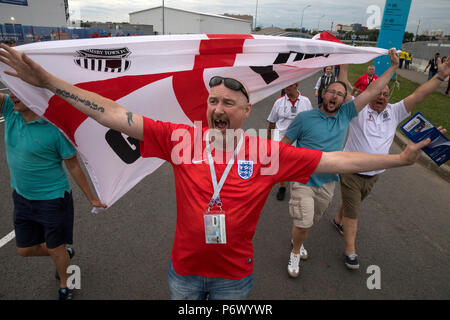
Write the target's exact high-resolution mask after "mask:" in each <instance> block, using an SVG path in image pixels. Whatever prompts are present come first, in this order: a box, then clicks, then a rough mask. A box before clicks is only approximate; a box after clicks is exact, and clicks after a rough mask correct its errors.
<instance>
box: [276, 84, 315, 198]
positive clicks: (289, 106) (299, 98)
mask: <svg viewBox="0 0 450 320" xmlns="http://www.w3.org/2000/svg"><path fill="white" fill-rule="evenodd" d="M284 90H285V95H283V96H281V97H280V98H278V99H277V100H276V101H275V103H274V104H273V107H272V111H271V112H270V115H269V118H268V119H267V121H269V133H268V138H269V139H273V140H275V141H281V139H283V137H284V135H285V134H286V130H287V128H288V127H289V125H290V124H291V122H292V120H294V118H295V117H296V116H297V114H298V113H299V112H302V111H307V110H311V109H312V105H311V102H310V101H309V99H308V98H307V97H305V96H303V95H301V93H300V92H299V91H298V84H297V83H293V84H291V85H290V86H288V87H286V88H285V89H284ZM273 129H276V130H277V131H275V132H274V136H273V137H272V130H273ZM285 194H286V182H285V181H283V182H280V188H279V189H278V193H277V199H278V200H280V201H283V200H284V197H285Z"/></svg>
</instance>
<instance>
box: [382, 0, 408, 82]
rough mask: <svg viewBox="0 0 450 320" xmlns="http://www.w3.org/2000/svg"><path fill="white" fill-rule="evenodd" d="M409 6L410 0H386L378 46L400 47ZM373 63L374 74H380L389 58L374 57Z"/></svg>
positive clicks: (398, 48) (385, 47) (389, 62)
mask: <svg viewBox="0 0 450 320" xmlns="http://www.w3.org/2000/svg"><path fill="white" fill-rule="evenodd" d="M410 7H411V0H386V4H385V6H384V12H383V19H382V21H381V29H380V34H379V35H378V42H377V47H378V48H384V49H391V48H396V49H397V50H400V49H401V48H402V43H403V37H404V35H405V29H406V23H407V21H408V16H409V9H410ZM374 65H375V73H376V75H377V76H380V75H382V74H383V73H384V72H385V71H386V70H387V69H389V67H390V65H391V60H390V59H389V56H387V55H385V56H381V57H378V58H376V59H375V62H374Z"/></svg>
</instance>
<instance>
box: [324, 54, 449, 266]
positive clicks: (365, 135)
mask: <svg viewBox="0 0 450 320" xmlns="http://www.w3.org/2000/svg"><path fill="white" fill-rule="evenodd" d="M438 70H439V71H438V73H437V74H436V75H435V76H434V77H433V78H431V79H430V80H429V81H427V82H425V83H424V84H423V85H421V86H420V87H419V88H417V89H416V90H415V91H414V92H413V93H412V94H411V95H409V96H408V97H406V98H405V99H403V100H401V101H400V102H398V103H394V104H390V103H388V101H389V96H390V91H389V87H388V86H386V87H385V88H384V89H383V90H382V91H381V92H380V93H379V94H378V96H377V97H375V98H374V99H373V100H372V101H371V102H370V103H369V104H368V105H367V106H365V107H364V109H362V110H361V112H359V113H358V116H357V117H355V118H353V120H352V121H351V122H350V126H349V131H348V138H347V142H346V144H345V147H344V151H348V152H366V153H372V154H388V153H389V149H390V147H391V144H392V142H393V140H394V136H395V132H396V129H397V126H398V124H399V123H400V122H402V121H403V120H404V119H406V118H407V117H408V116H409V115H410V114H411V111H412V110H413V109H414V107H415V106H416V105H417V104H419V103H420V102H422V101H423V100H424V99H425V98H426V97H427V96H428V95H430V94H431V93H433V92H434V91H435V90H436V89H437V88H438V87H439V85H440V84H441V82H442V81H444V79H445V78H446V77H447V76H448V75H450V61H449V62H446V63H439V69H438ZM341 72H347V68H343V70H341ZM347 99H351V97H347ZM441 131H442V132H446V131H445V130H441ZM384 171H385V170H377V171H370V172H361V173H352V174H343V175H340V183H341V193H342V201H341V204H340V206H339V211H338V214H337V216H336V218H335V219H334V221H333V224H334V225H335V226H336V228H337V229H338V230H339V232H340V233H341V234H343V235H344V239H345V265H346V266H347V267H348V268H349V269H358V268H359V262H358V256H357V254H356V248H355V241H356V232H357V228H358V215H359V212H360V209H361V202H362V201H363V200H364V198H365V197H367V195H368V194H369V193H370V191H371V189H372V187H373V186H374V185H375V183H376V181H377V180H378V176H379V174H380V173H382V172H384Z"/></svg>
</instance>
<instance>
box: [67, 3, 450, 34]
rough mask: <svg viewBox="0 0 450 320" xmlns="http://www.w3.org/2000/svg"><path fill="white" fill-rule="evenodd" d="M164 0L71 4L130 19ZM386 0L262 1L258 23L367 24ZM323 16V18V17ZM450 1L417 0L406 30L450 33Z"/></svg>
mask: <svg viewBox="0 0 450 320" xmlns="http://www.w3.org/2000/svg"><path fill="white" fill-rule="evenodd" d="M164 2H165V5H166V6H168V7H174V8H179V9H184V10H192V11H199V12H204V13H213V14H223V13H233V14H249V15H253V16H254V15H255V10H256V2H257V1H256V0H250V1H247V0H165V1H164ZM161 4H162V0H133V1H124V0H69V7H70V9H71V10H74V12H77V14H79V15H80V17H81V19H82V20H90V21H94V20H95V21H114V22H127V21H128V19H129V18H128V13H130V12H133V11H138V10H143V9H148V8H151V7H156V6H160V5H161ZM384 4H385V0H341V1H338V0H305V1H300V0H291V1H286V0H258V14H257V24H258V26H263V27H268V26H272V25H274V26H278V27H281V28H288V27H291V28H292V27H299V25H300V20H301V16H302V11H303V9H304V8H305V7H306V6H308V5H311V7H309V8H307V9H305V10H304V17H303V26H304V27H306V28H308V29H311V28H317V26H318V25H319V27H320V28H321V29H325V28H326V29H329V28H330V26H331V23H332V22H334V25H336V24H338V23H341V24H351V23H361V24H362V25H366V24H367V23H366V22H367V19H368V18H369V16H370V14H368V13H366V10H367V8H368V7H369V6H371V5H375V6H378V7H379V8H380V9H381V13H382V12H383V9H384ZM322 16H323V17H322ZM449 17H450V0H427V1H421V0H413V1H412V4H411V10H410V13H409V18H408V24H407V26H406V30H407V31H409V32H413V33H415V32H416V29H417V25H418V23H419V20H420V28H419V33H421V31H424V30H433V29H434V30H436V29H442V30H444V33H445V34H450V19H449Z"/></svg>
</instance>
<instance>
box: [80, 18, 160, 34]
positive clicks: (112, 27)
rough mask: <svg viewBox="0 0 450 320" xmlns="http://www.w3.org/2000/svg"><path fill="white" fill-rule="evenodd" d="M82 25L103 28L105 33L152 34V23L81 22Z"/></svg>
mask: <svg viewBox="0 0 450 320" xmlns="http://www.w3.org/2000/svg"><path fill="white" fill-rule="evenodd" d="M82 25H83V26H84V27H88V28H91V29H99V30H105V31H106V32H107V33H111V34H115V35H117V34H120V35H123V36H126V35H128V34H130V32H131V33H134V32H139V33H140V34H142V35H154V34H155V32H154V31H153V26H152V25H144V24H129V23H127V22H90V21H87V22H82Z"/></svg>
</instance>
